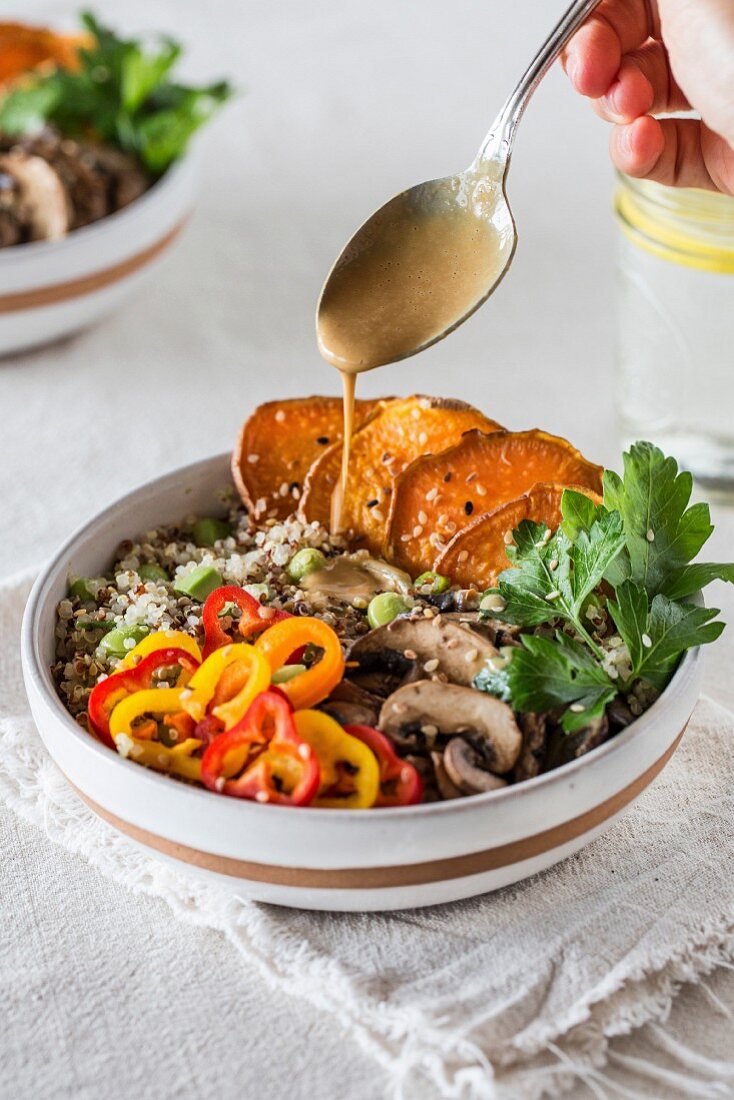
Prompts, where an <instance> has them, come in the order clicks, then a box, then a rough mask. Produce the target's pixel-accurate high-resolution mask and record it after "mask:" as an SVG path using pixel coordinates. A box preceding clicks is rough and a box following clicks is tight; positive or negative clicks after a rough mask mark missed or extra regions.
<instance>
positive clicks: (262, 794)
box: [255, 791, 270, 802]
mask: <svg viewBox="0 0 734 1100" xmlns="http://www.w3.org/2000/svg"><path fill="white" fill-rule="evenodd" d="M255 801H256V802H269V801H270V795H269V794H268V792H267V791H258V792H257V794H256V795H255Z"/></svg>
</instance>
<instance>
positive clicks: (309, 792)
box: [201, 691, 320, 806]
mask: <svg viewBox="0 0 734 1100" xmlns="http://www.w3.org/2000/svg"><path fill="white" fill-rule="evenodd" d="M243 769H244V770H243ZM238 773H241V774H239V775H238ZM201 779H202V782H203V783H204V784H205V786H207V787H208V788H209V790H212V791H217V792H219V793H223V794H228V795H232V796H233V797H235V798H247V799H252V800H253V801H255V802H270V803H273V804H275V805H282V806H307V805H309V804H310V802H311V801H312V799H313V798H314V795H315V794H316V792H317V791H318V789H319V779H320V773H319V764H318V760H317V757H316V754H315V752H314V751H313V750H312V749H311V747H310V746H309V745H308V744H306V743H305V741H303V740H302V739H301V737H299V735H298V733H297V732H296V729H295V726H294V724H293V712H292V709H291V706H290V703H289V702H288V701H287V700H286V699H284V698H283V696H282V695H280V694H279V693H276V692H274V691H266V692H263V693H262V694H261V695H258V697H257V698H256V699H255V700H254V702H253V703H252V704H251V706H250V708H249V709H248V711H247V713H246V714H245V716H244V717H243V719H242V720H241V722H239V723H238V724H237V725H236V726H234V727H233V728H232V729H230V730H227V731H226V732H225V733H222V734H220V735H219V737H216V738H215V739H214V740H213V741H212V742H211V744H210V745H209V747H208V748H207V750H206V752H205V753H204V756H203V759H202V761H201Z"/></svg>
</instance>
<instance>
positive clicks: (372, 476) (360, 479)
mask: <svg viewBox="0 0 734 1100" xmlns="http://www.w3.org/2000/svg"><path fill="white" fill-rule="evenodd" d="M497 427H498V425H497V424H496V423H495V422H494V421H493V420H489V419H488V418H487V417H486V416H484V415H483V414H482V413H480V412H479V410H478V409H475V408H473V407H472V406H471V405H466V404H465V403H464V402H463V401H450V400H445V399H441V398H437V397H421V396H415V397H407V398H405V399H402V400H400V399H399V400H396V401H391V402H390V403H389V404H387V405H385V406H384V407H383V408H382V409H379V410H378V411H377V412H375V413H374V414H373V415H372V416H371V417H370V418H369V419H368V420H366V421H365V423H364V424H363V425H362V427H361V428H360V429H359V430H358V431H356V432H355V433H354V435H353V436H352V445H351V450H350V456H349V480H348V483H347V489H346V493H345V499H344V507H343V513H342V526H343V528H344V531H345V533H346V534H347V537H348V538H349V540H350V542H351V543H353V544H354V545H358V546H360V547H362V546H366V547H367V548H368V549H369V550H370V551H372V552H373V553H381V552H382V547H383V542H384V537H385V530H386V525H387V517H388V509H389V506H390V497H391V496H392V492H393V483H394V479H395V478H396V477H397V476H398V474H400V473H401V472H402V471H403V470H404V469H405V467H406V466H407V465H408V463H409V462H412V461H413V460H414V459H416V458H418V457H419V456H420V455H423V454H429V453H432V452H433V453H435V452H437V451H443V450H445V448H446V447H450V446H453V445H454V444H455V443H458V442H459V440H460V439H461V437H462V435H463V433H464V432H467V431H470V430H471V429H472V428H479V429H481V430H482V431H485V432H491V431H495V430H496V429H497ZM341 459H342V447H341V443H339V444H335V445H334V446H333V447H330V448H329V449H328V450H327V451H324V453H323V454H322V455H321V456H320V457H319V458H318V459H317V461H316V462H315V463H314V464H313V466H312V467H311V469H310V470H309V472H308V476H307V478H306V485H305V489H304V493H303V497H302V500H301V509H300V511H301V514H302V515H303V518H305V519H307V520H318V521H319V522H320V523H323V524H325V525H326V526H328V525H329V522H330V518H331V515H330V513H331V497H332V493H333V492H334V487H335V485H336V483H337V480H338V478H339V475H340V469H341ZM419 524H420V521H419V518H418V517H417V516H416V519H415V522H414V526H418V525H419Z"/></svg>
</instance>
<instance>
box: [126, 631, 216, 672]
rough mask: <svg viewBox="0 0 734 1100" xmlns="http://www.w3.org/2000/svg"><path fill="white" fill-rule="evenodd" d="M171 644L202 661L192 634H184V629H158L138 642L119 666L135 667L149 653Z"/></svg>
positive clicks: (166, 647)
mask: <svg viewBox="0 0 734 1100" xmlns="http://www.w3.org/2000/svg"><path fill="white" fill-rule="evenodd" d="M169 646H176V648H177V649H183V650H185V651H186V653H190V654H191V656H192V657H195V658H196V660H197V661H199V662H200V663H201V650H200V649H199V647H198V645H197V644H196V642H195V641H194V639H193V638H192V637H191V635H190V634H184V632H183V630H156V631H155V633H153V634H148V635H147V636H146V637H145V638H143V640H142V641H141V642H138V644H137V645H136V646H135V648H134V649H131V650H130V652H129V653H128V654H127V656H126V657H125V658H124V660H123V661H122V662H121V664H119V665H118V666H117V667H118V669H120V668H134V667H135V665H137V664H139V663H140V661H141V660H142V658H143V657H147V656H148V654H149V653H155V651H156V650H157V649H168V647H169Z"/></svg>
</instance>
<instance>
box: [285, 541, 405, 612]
mask: <svg viewBox="0 0 734 1100" xmlns="http://www.w3.org/2000/svg"><path fill="white" fill-rule="evenodd" d="M363 553H364V552H363ZM300 583H301V587H302V588H304V589H305V590H306V591H308V592H318V593H319V594H320V595H322V596H326V597H328V598H331V599H336V600H341V601H342V602H343V603H354V601H355V600H366V601H367V602H369V601H370V600H371V599H372V597H373V596H374V595H376V593H378V592H401V593H403V594H407V593H408V592H409V591H410V585H411V581H410V577H409V576H408V574H407V573H404V572H403V571H402V569H397V568H396V567H395V566H393V565H388V564H387V562H384V561H378V560H376V559H375V558H369V557H360V558H355V557H349V556H348V555H346V554H345V555H343V556H342V557H340V558H335V559H334V560H333V561H331V562H329V564H328V565H327V566H325V568H324V569H317V570H315V571H314V572H313V573H308V574H307V575H306V576H305V577H304V578H303V580H302V581H301V582H300Z"/></svg>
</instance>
